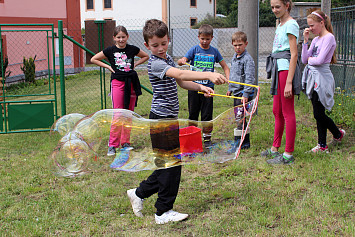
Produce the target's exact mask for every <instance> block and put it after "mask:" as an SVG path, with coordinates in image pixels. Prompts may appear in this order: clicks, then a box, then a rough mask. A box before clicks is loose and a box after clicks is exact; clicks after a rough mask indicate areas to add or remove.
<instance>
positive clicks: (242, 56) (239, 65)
mask: <svg viewBox="0 0 355 237" xmlns="http://www.w3.org/2000/svg"><path fill="white" fill-rule="evenodd" d="M232 45H233V47H234V51H235V54H234V55H233V58H232V62H231V68H230V76H229V80H230V81H235V82H242V83H246V84H253V85H254V84H255V64H254V60H253V58H252V57H251V56H250V54H249V53H248V51H247V50H246V47H247V45H248V39H247V35H246V34H245V33H244V32H242V31H238V32H236V33H234V34H233V35H232ZM227 95H228V96H230V95H233V96H236V97H242V99H234V106H238V105H242V104H243V102H244V103H245V104H246V103H248V101H251V100H252V99H253V96H254V90H253V87H250V86H244V85H240V84H233V83H230V84H229V88H228V92H227ZM243 121H244V128H246V127H247V124H246V119H245V118H244V119H243V120H242V121H239V122H238V127H237V128H235V129H234V142H233V143H232V146H231V148H230V149H229V150H228V151H227V153H235V152H236V150H237V148H238V147H239V145H240V140H241V136H242V132H243ZM249 134H250V131H249V129H248V131H246V135H245V138H244V141H243V144H242V145H241V147H240V148H241V149H248V148H250V135H249Z"/></svg>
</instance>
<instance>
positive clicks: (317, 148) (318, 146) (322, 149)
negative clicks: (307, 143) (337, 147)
mask: <svg viewBox="0 0 355 237" xmlns="http://www.w3.org/2000/svg"><path fill="white" fill-rule="evenodd" d="M309 152H313V153H322V152H324V153H329V150H328V146H326V147H325V148H323V147H321V146H320V145H319V144H318V145H317V146H315V147H313V148H312V150H310V151H309Z"/></svg>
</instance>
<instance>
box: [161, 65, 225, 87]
mask: <svg viewBox="0 0 355 237" xmlns="http://www.w3.org/2000/svg"><path fill="white" fill-rule="evenodd" d="M166 75H167V76H168V77H174V78H175V79H180V80H182V81H196V80H210V81H212V82H213V83H214V84H216V85H221V84H224V83H228V80H227V79H226V78H225V77H224V76H223V75H222V74H220V73H216V72H195V71H189V70H179V69H177V68H174V67H172V68H169V69H168V70H167V72H166Z"/></svg>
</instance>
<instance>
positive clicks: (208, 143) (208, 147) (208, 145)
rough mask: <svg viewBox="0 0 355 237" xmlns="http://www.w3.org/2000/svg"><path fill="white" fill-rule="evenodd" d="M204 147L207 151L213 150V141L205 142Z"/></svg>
mask: <svg viewBox="0 0 355 237" xmlns="http://www.w3.org/2000/svg"><path fill="white" fill-rule="evenodd" d="M203 145H204V147H205V148H206V149H210V148H212V141H211V140H204V141H203Z"/></svg>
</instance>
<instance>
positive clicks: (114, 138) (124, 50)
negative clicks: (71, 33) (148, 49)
mask: <svg viewBox="0 0 355 237" xmlns="http://www.w3.org/2000/svg"><path fill="white" fill-rule="evenodd" d="M128 38H129V35H128V32H127V30H126V28H125V27H124V26H117V27H116V28H115V30H114V32H113V41H114V42H115V45H113V46H111V47H108V48H106V49H104V50H103V51H101V52H99V53H97V54H96V55H95V56H93V57H92V58H91V62H92V63H94V64H96V65H98V66H100V67H103V68H107V69H108V70H110V71H111V93H110V94H111V99H112V108H114V109H129V110H132V111H134V107H135V105H136V102H137V98H138V96H139V95H141V94H142V92H141V85H140V83H139V78H138V75H137V72H136V71H135V70H134V68H135V67H136V66H138V65H140V64H142V63H144V62H145V61H147V60H148V59H149V56H148V54H147V53H145V52H144V51H142V50H141V49H139V48H138V47H136V46H134V45H130V44H127V40H128ZM135 56H138V57H140V59H139V60H138V61H137V62H136V63H134V57H135ZM103 59H108V61H109V63H110V65H107V64H106V63H104V62H101V60H103ZM118 118H119V114H118V113H115V115H114V118H113V123H112V124H111V130H110V140H109V144H108V146H109V148H108V151H107V155H108V156H113V155H115V154H116V149H117V148H119V147H120V145H122V148H130V129H129V128H126V127H124V126H122V125H119V124H118V122H117V121H118Z"/></svg>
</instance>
